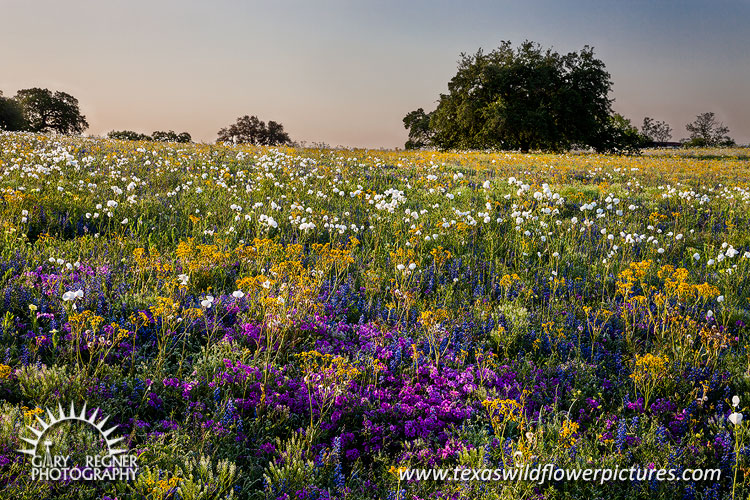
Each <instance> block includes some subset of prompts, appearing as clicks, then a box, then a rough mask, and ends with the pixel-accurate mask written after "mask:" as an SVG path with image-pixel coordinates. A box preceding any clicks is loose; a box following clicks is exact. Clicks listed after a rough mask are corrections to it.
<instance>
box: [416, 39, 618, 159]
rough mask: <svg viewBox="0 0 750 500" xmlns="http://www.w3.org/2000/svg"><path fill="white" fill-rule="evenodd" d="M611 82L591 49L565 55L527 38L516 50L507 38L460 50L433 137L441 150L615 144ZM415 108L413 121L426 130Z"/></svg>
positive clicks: (436, 113) (435, 114)
mask: <svg viewBox="0 0 750 500" xmlns="http://www.w3.org/2000/svg"><path fill="white" fill-rule="evenodd" d="M611 86H612V82H611V81H610V75H609V73H607V71H606V69H605V66H604V63H603V62H602V61H600V60H599V59H597V58H596V57H594V51H593V49H592V48H590V47H588V46H586V47H584V48H583V49H582V50H581V51H580V52H571V53H568V54H565V55H561V54H558V53H556V52H553V51H552V50H549V49H548V50H542V48H541V47H540V46H539V45H538V44H536V43H533V42H529V41H526V42H524V43H523V44H521V46H520V47H518V48H517V49H514V48H513V47H512V46H511V43H510V42H503V43H502V45H501V46H500V47H499V48H497V49H495V50H493V51H492V52H490V53H488V54H485V53H483V52H482V51H481V50H479V51H478V52H477V53H476V54H474V55H466V54H462V55H461V60H460V61H459V64H458V72H457V73H456V75H455V76H454V77H453V78H452V79H451V81H450V82H449V83H448V93H447V94H441V95H440V100H439V103H438V106H437V109H436V110H435V111H434V112H433V113H432V115H431V117H430V130H431V131H432V132H433V133H434V136H433V138H432V140H433V142H434V143H435V145H436V146H438V147H440V148H443V149H447V148H461V149H484V148H505V149H520V150H521V151H528V150H530V149H541V150H553V151H559V150H565V149H569V148H571V147H573V146H581V147H592V148H595V149H597V150H600V151H604V150H607V149H611V148H613V147H615V146H617V145H616V144H614V138H613V137H611V136H609V135H608V134H609V133H610V132H612V131H613V130H615V129H614V128H613V127H612V123H611V114H612V110H611V103H612V101H611V100H610V99H609V92H610V89H611ZM415 113H416V115H411V117H412V118H411V119H410V120H409V121H412V120H414V119H416V123H417V124H419V127H422V125H421V121H422V120H423V117H422V116H421V115H420V114H419V113H418V110H417V112H415ZM409 116H410V115H407V119H409ZM417 130H420V128H417ZM417 137H419V134H417ZM417 142H418V141H417ZM615 149H616V147H615Z"/></svg>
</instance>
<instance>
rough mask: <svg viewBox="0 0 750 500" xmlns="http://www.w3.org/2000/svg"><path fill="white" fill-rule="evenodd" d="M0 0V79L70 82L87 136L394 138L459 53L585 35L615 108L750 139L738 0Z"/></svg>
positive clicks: (743, 5) (364, 143)
mask: <svg viewBox="0 0 750 500" xmlns="http://www.w3.org/2000/svg"><path fill="white" fill-rule="evenodd" d="M321 5H322V6H321ZM3 10H4V11H5V17H6V19H8V20H12V22H11V23H8V26H7V27H6V29H5V30H4V31H3V32H2V33H0V42H2V47H3V48H2V49H0V54H2V57H3V60H4V70H5V71H4V72H3V74H2V75H1V76H0V90H2V91H3V93H4V95H5V96H6V97H12V96H13V95H15V93H16V91H18V90H20V89H24V88H31V87H42V88H49V89H51V90H53V91H57V90H60V91H64V92H68V93H69V94H71V95H73V96H74V97H76V98H77V99H78V100H79V103H80V107H81V112H82V113H83V114H84V115H86V117H87V120H88V122H89V124H90V126H89V128H88V129H87V130H86V131H85V133H84V135H94V136H105V135H106V134H107V133H108V132H110V131H112V130H133V131H136V132H142V133H147V134H150V133H152V132H153V131H155V130H174V131H175V132H178V133H179V132H183V131H186V132H188V133H190V134H191V136H192V137H193V140H194V141H196V142H207V143H213V142H214V141H215V140H216V135H217V132H218V130H219V129H220V128H222V127H226V126H228V125H230V124H232V123H234V121H235V120H236V119H237V118H238V117H239V116H242V115H246V114H247V115H256V116H258V118H259V119H261V120H263V121H265V122H268V121H269V120H274V121H277V122H280V123H282V124H283V125H284V129H285V130H286V131H287V132H288V133H289V135H290V136H291V138H292V140H294V141H297V142H303V141H305V142H307V143H308V144H312V143H315V142H318V143H321V142H324V143H326V144H329V145H330V146H332V147H335V146H344V147H354V148H371V149H378V148H385V149H394V148H403V145H404V142H405V141H406V137H407V131H406V130H405V129H404V127H403V123H402V119H403V117H404V116H405V115H406V114H407V113H408V112H409V111H411V110H414V109H417V108H420V107H422V108H424V109H425V111H431V110H433V109H434V108H435V105H436V100H437V99H438V97H439V94H440V93H441V92H443V93H444V92H446V90H447V84H448V81H449V80H450V78H451V77H452V76H453V75H454V74H455V72H456V62H457V60H458V58H459V56H460V54H461V53H462V52H466V53H473V52H475V51H476V50H477V49H479V48H483V49H484V50H485V51H489V50H492V49H494V48H495V47H497V46H498V45H499V44H500V42H501V41H502V40H510V41H511V42H512V43H513V45H514V46H517V45H518V44H519V43H521V42H522V41H523V40H526V39H528V40H532V41H535V42H538V43H539V44H541V45H542V46H543V47H545V48H552V49H553V50H556V51H559V52H569V51H579V50H580V49H581V48H583V46H584V45H590V46H592V47H593V48H594V50H595V54H596V57H597V58H599V59H601V60H602V61H603V62H604V64H605V65H606V68H607V71H608V72H609V73H610V75H611V80H612V82H613V85H612V93H611V94H610V98H614V99H615V101H614V103H613V110H614V111H615V112H618V113H621V114H623V115H624V116H625V117H626V118H628V119H630V120H631V122H632V123H633V125H635V126H637V127H639V128H640V125H641V122H642V120H643V117H644V116H650V117H652V118H654V119H655V120H659V121H666V122H667V123H669V125H670V126H671V127H672V139H671V140H673V141H678V140H680V139H682V138H686V137H687V136H688V133H687V131H686V130H685V124H687V123H689V122H691V121H693V120H694V119H695V117H696V116H697V115H698V114H700V113H702V112H715V113H716V116H717V119H718V120H719V121H721V122H723V123H724V124H725V125H726V126H728V127H729V129H730V133H729V135H730V136H731V137H732V138H734V139H735V141H736V142H737V143H738V144H747V143H749V142H750V100H748V99H746V98H745V96H744V94H745V93H746V90H745V89H746V87H747V83H750V56H749V55H748V54H746V53H744V47H745V46H747V43H748V42H750V35H749V34H748V32H747V30H746V29H745V28H744V26H743V22H742V20H743V19H746V18H747V17H748V15H750V4H749V3H748V2H742V1H723V2H716V3H712V4H710V5H708V4H703V3H701V2H697V1H688V2H676V1H669V2H661V3H659V4H658V5H653V4H652V3H650V2H642V1H639V2H629V3H628V4H627V5H622V4H619V3H616V2H609V1H607V2H593V1H581V2H577V3H576V4H575V5H558V4H556V3H555V2H551V1H548V0H545V1H537V2H532V3H531V4H526V5H524V6H523V7H520V6H516V5H513V4H512V3H510V2H507V3H504V4H502V5H498V4H496V3H491V2H484V1H481V2H472V3H471V4H469V5H465V4H462V5H461V6H458V5H453V4H451V3H450V2H425V1H419V2H412V3H410V4H409V5H400V4H398V3H396V2H392V1H388V2H384V3H382V4H380V5H378V6H373V5H361V4H359V5H355V4H350V3H346V2H340V1H329V2H325V3H324V4H318V5H309V4H306V3H303V2H299V1H289V2H284V3H283V5H282V4H281V3H276V4H271V5H247V4H245V3H241V2H235V1H230V0H224V1H221V2H216V3H214V4H211V5H206V4H202V3H201V2H196V1H194V0H191V1H185V2H176V1H174V0H169V1H164V2H160V3H159V4H158V5H150V4H147V3H146V2H142V1H140V0H136V1H135V2H128V3H127V4H126V3H124V2H122V3H120V2H116V3H108V4H99V3H95V2H90V1H86V0H77V1H72V2H66V3H65V4H60V3H57V2H51V1H50V0H44V1H41V2H35V3H34V4H29V3H25V2H22V1H18V0H11V1H9V2H6V5H5V6H4V9H3ZM258 47H260V48H261V50H258Z"/></svg>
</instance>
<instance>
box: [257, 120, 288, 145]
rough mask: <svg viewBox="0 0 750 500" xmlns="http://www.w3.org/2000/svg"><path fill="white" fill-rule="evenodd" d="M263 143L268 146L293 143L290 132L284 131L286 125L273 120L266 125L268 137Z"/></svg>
mask: <svg viewBox="0 0 750 500" xmlns="http://www.w3.org/2000/svg"><path fill="white" fill-rule="evenodd" d="M263 143H264V144H265V145H267V146H278V145H287V144H291V143H292V140H291V139H290V138H289V134H287V133H286V132H284V126H283V125H282V124H281V123H278V122H275V121H273V120H271V121H269V122H268V126H267V127H266V137H265V140H264V142H263Z"/></svg>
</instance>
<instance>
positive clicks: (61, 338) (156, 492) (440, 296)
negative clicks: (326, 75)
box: [0, 133, 750, 500]
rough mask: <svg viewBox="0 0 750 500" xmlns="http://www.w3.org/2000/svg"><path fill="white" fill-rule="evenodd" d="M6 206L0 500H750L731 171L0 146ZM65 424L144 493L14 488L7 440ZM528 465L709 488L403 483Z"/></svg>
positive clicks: (749, 366)
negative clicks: (47, 424) (106, 435)
mask: <svg viewBox="0 0 750 500" xmlns="http://www.w3.org/2000/svg"><path fill="white" fill-rule="evenodd" d="M0 196H1V202H0V224H1V225H2V227H0V313H1V314H0V319H1V326H2V328H1V330H0V398H1V399H2V402H1V403H0V404H1V405H2V410H1V412H0V413H1V414H2V416H1V417H0V497H2V498H9V499H10V498H13V499H32V498H33V499H40V498H70V499H74V498H101V499H114V498H118V499H125V498H149V499H185V500H188V499H196V498H206V499H208V498H230V497H233V498H250V499H279V500H282V499H283V500H287V499H289V500H291V499H310V500H313V499H386V498H387V499H399V500H400V499H410V500H411V499H415V500H416V499H459V498H502V499H567V498H572V499H577V498H584V497H586V498H591V499H594V498H605V497H606V498H608V499H613V500H614V499H642V498H661V499H673V498H683V499H717V500H718V499H725V498H747V497H748V495H749V494H750V477H747V475H746V473H747V471H748V466H749V465H750V457H749V456H748V451H749V449H748V448H747V444H748V443H750V431H749V430H748V424H747V422H745V421H742V417H741V416H740V415H741V414H742V413H743V412H744V411H746V408H747V407H748V406H750V349H749V347H750V344H749V343H748V326H747V325H748V323H750V303H749V302H748V299H749V298H750V287H749V285H750V159H749V158H748V150H747V149H723V150H674V151H646V152H645V154H643V155H640V156H606V155H594V154H567V155H548V154H515V153H503V152H499V153H490V152H487V153H483V152H470V153H462V154H458V153H439V152H431V151H430V152H424V151H423V152H401V151H367V150H346V149H338V150H337V149H327V150H316V149H292V148H260V147H240V146H238V147H224V146H213V145H190V144H188V145H185V144H158V143H152V142H148V143H146V142H127V141H115V140H105V139H84V138H66V137H48V136H41V135H33V134H10V133H0ZM71 402H74V403H75V405H76V407H80V406H81V405H82V404H83V403H84V402H86V403H87V405H88V408H90V409H93V408H95V407H99V408H101V410H102V412H103V413H104V414H106V415H110V423H112V424H117V425H118V427H117V433H118V434H119V435H121V436H124V437H125V439H124V441H123V442H122V444H123V445H125V446H126V447H127V448H128V449H129V450H131V452H132V453H135V454H137V455H138V464H139V474H138V476H137V479H136V480H135V481H130V482H116V483H115V482H113V483H108V482H93V483H92V482H83V481H78V482H43V481H35V480H32V478H31V475H30V473H29V469H30V467H31V465H30V463H29V459H28V457H27V456H25V455H23V454H20V453H18V451H17V450H18V449H19V448H23V446H24V443H23V441H22V440H21V436H22V435H24V427H25V426H26V425H33V424H34V422H35V417H36V416H44V411H45V410H44V409H45V408H48V407H49V408H57V406H58V403H59V404H61V405H62V406H64V407H66V406H67V405H69V404H70V403H71ZM730 417H731V418H730ZM91 444H92V443H87V445H91ZM71 446H73V447H74V446H76V444H75V443H73V444H71ZM525 464H555V466H556V467H560V468H586V467H612V468H614V467H619V468H628V467H637V468H642V469H654V468H656V469H662V468H664V469H674V470H676V471H683V470H685V469H695V468H718V469H721V471H722V476H721V479H720V480H719V481H693V480H689V481H672V482H669V481H655V480H639V479H634V480H629V481H619V482H611V483H607V484H604V485H602V484H599V483H596V482H582V481H549V482H547V483H545V484H543V485H538V484H535V483H534V482H531V481H516V482H495V481H481V480H480V481H406V480H400V479H399V470H403V468H419V467H422V468H451V469H452V468H455V467H457V466H458V467H466V468H492V469H506V468H513V467H518V466H519V465H520V466H523V465H525Z"/></svg>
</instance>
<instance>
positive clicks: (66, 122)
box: [15, 88, 89, 134]
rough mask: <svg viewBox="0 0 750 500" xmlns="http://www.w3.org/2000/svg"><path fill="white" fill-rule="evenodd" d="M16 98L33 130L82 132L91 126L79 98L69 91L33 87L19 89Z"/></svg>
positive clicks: (61, 132) (64, 132) (62, 132)
mask: <svg viewBox="0 0 750 500" xmlns="http://www.w3.org/2000/svg"><path fill="white" fill-rule="evenodd" d="M15 99H16V101H17V102H18V103H20V105H21V107H22V108H23V113H24V119H25V121H26V122H27V125H28V129H29V130H30V131H32V132H50V131H52V132H57V133H59V134H80V133H82V132H83V131H84V130H86V129H87V128H88V126H89V124H88V122H87V121H86V117H85V116H83V115H82V114H81V112H80V110H79V108H78V99H76V98H75V97H73V96H72V95H70V94H68V93H65V92H61V91H57V92H54V93H53V92H52V91H51V90H49V89H41V88H31V89H24V90H19V91H18V93H17V94H16V97H15Z"/></svg>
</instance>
